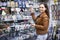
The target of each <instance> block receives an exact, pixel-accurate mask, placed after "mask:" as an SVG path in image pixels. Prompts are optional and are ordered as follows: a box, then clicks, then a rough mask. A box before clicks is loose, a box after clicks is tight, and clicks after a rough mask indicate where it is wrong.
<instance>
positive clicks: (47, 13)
mask: <svg viewBox="0 0 60 40" xmlns="http://www.w3.org/2000/svg"><path fill="white" fill-rule="evenodd" d="M41 4H43V5H44V6H45V8H46V10H45V13H46V15H47V16H48V17H49V18H50V16H49V9H48V6H47V4H45V3H41ZM41 4H40V5H41Z"/></svg>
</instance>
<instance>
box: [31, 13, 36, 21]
mask: <svg viewBox="0 0 60 40" xmlns="http://www.w3.org/2000/svg"><path fill="white" fill-rule="evenodd" d="M31 16H32V19H33V20H34V21H35V20H36V17H35V14H34V13H31Z"/></svg>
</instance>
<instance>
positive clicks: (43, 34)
mask: <svg viewBox="0 0 60 40" xmlns="http://www.w3.org/2000/svg"><path fill="white" fill-rule="evenodd" d="M39 11H40V13H41V14H40V15H39V16H37V17H35V15H34V10H33V8H32V7H31V8H30V12H31V16H32V18H33V20H34V22H35V24H31V25H32V26H34V27H35V28H36V33H37V35H38V36H37V39H36V40H46V39H47V33H48V26H49V10H48V6H47V4H40V5H39Z"/></svg>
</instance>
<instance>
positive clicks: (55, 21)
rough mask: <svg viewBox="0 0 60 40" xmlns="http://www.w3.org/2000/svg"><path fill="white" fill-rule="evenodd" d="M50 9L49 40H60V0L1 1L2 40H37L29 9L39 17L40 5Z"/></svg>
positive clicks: (0, 33)
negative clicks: (43, 4)
mask: <svg viewBox="0 0 60 40" xmlns="http://www.w3.org/2000/svg"><path fill="white" fill-rule="evenodd" d="M40 3H46V4H47V5H48V7H49V13H50V20H49V21H50V22H49V28H48V30H49V32H48V38H47V40H60V0H0V40H35V39H36V37H37V34H36V32H35V31H36V29H35V28H32V27H31V25H30V24H31V23H32V24H34V21H33V19H32V17H31V15H30V14H31V13H30V11H29V8H30V7H31V6H32V7H33V8H34V10H35V15H36V16H38V15H39V4H40Z"/></svg>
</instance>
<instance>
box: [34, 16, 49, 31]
mask: <svg viewBox="0 0 60 40" xmlns="http://www.w3.org/2000/svg"><path fill="white" fill-rule="evenodd" d="M42 21H43V25H37V24H36V25H35V28H37V29H41V30H46V29H48V25H49V18H48V17H47V16H44V17H43V20H42Z"/></svg>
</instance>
